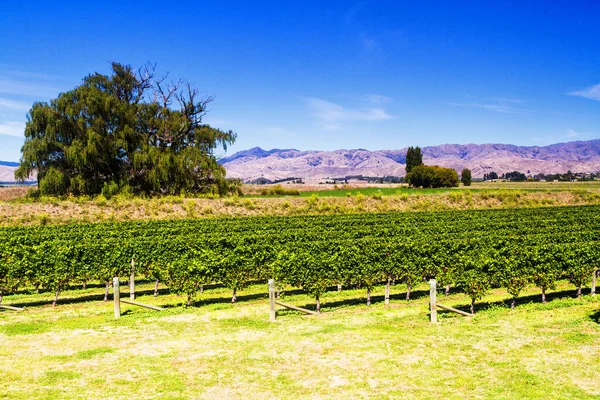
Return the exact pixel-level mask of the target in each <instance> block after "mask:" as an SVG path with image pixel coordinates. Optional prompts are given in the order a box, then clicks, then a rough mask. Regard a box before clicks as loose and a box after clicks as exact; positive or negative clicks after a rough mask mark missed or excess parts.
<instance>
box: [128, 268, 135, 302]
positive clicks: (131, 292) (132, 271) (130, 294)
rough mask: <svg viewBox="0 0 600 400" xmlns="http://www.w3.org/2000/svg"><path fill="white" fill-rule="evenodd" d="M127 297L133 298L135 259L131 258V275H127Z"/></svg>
mask: <svg viewBox="0 0 600 400" xmlns="http://www.w3.org/2000/svg"><path fill="white" fill-rule="evenodd" d="M129 299H130V300H135V259H134V258H131V276H129Z"/></svg>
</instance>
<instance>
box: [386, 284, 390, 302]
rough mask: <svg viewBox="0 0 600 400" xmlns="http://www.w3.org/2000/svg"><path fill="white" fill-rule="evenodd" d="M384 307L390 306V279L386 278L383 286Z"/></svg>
mask: <svg viewBox="0 0 600 400" xmlns="http://www.w3.org/2000/svg"><path fill="white" fill-rule="evenodd" d="M385 305H386V306H389V305H390V278H388V280H387V283H386V284H385Z"/></svg>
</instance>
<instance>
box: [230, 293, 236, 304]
mask: <svg viewBox="0 0 600 400" xmlns="http://www.w3.org/2000/svg"><path fill="white" fill-rule="evenodd" d="M236 293H237V290H236V289H233V295H232V296H231V304H233V303H235V301H236V300H237V296H236Z"/></svg>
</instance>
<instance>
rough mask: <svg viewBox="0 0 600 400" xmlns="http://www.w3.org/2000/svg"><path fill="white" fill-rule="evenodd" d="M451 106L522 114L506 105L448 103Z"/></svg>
mask: <svg viewBox="0 0 600 400" xmlns="http://www.w3.org/2000/svg"><path fill="white" fill-rule="evenodd" d="M447 104H448V105H450V106H456V107H476V108H483V109H485V110H488V111H495V112H499V113H508V114H514V113H518V112H520V111H519V110H515V109H513V108H511V107H509V106H507V105H505V104H485V103H447Z"/></svg>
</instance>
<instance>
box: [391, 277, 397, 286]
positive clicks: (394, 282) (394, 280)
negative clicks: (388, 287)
mask: <svg viewBox="0 0 600 400" xmlns="http://www.w3.org/2000/svg"><path fill="white" fill-rule="evenodd" d="M392 285H394V286H396V278H394V279H392Z"/></svg>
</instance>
